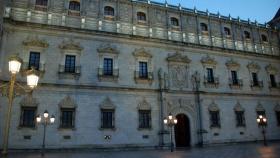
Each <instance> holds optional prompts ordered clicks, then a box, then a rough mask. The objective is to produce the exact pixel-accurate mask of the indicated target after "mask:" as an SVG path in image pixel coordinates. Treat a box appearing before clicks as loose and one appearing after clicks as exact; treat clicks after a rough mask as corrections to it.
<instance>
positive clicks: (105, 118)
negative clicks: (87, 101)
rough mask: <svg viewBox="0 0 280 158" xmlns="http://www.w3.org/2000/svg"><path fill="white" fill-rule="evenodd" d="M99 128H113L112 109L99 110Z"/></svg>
mask: <svg viewBox="0 0 280 158" xmlns="http://www.w3.org/2000/svg"><path fill="white" fill-rule="evenodd" d="M101 128H114V110H108V109H106V110H105V109H102V110H101Z"/></svg>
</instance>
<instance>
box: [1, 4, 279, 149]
mask: <svg viewBox="0 0 280 158" xmlns="http://www.w3.org/2000/svg"><path fill="white" fill-rule="evenodd" d="M4 1H5V3H4V4H5V6H4V7H3V24H2V25H3V30H2V33H1V50H0V79H1V81H2V82H1V83H3V82H7V81H8V80H9V76H10V75H9V72H8V58H9V57H10V56H11V55H12V54H18V55H19V56H20V57H21V58H22V59H23V64H22V68H21V71H22V73H21V74H20V75H18V77H17V80H18V81H19V82H22V83H24V82H25V80H24V79H25V76H24V72H25V71H26V70H28V69H30V67H31V66H34V67H35V68H36V69H37V70H39V71H40V76H41V77H40V81H39V86H38V87H37V88H36V90H35V91H34V92H33V95H32V96H29V95H17V97H16V98H15V100H14V103H13V109H12V123H11V129H10V137H9V147H10V148H13V149H34V148H40V146H41V144H42V141H41V140H42V137H43V128H42V126H40V125H36V123H35V118H34V117H35V116H36V115H37V114H42V113H43V112H44V111H45V110H48V111H49V113H50V114H53V115H54V116H55V117H56V121H55V123H54V124H53V125H50V126H48V127H47V139H46V146H47V148H81V147H94V148H95V147H96V148H100V147H116V148H119V147H162V146H165V145H168V144H169V142H170V139H169V137H170V136H169V134H170V133H169V131H168V128H167V127H166V126H165V125H164V124H163V118H164V117H166V116H167V115H168V114H169V113H172V114H173V115H174V116H176V117H177V119H178V124H177V125H176V126H175V128H174V129H173V130H174V133H175V135H174V140H175V142H174V143H175V145H176V146H178V147H181V146H182V147H184V146H189V145H190V146H194V145H196V144H199V143H204V144H215V143H231V142H245V141H257V140H261V139H262V137H261V131H260V127H258V125H257V123H256V118H257V116H258V115H259V114H262V115H265V116H266V117H267V119H268V124H267V138H268V139H269V140H277V139H280V133H279V129H280V126H279V125H280V84H279V82H280V74H279V71H280V62H279V59H280V58H279V56H280V51H279V42H280V40H279V38H280V37H279V36H280V32H279V28H277V27H275V28H274V27H272V26H269V25H267V24H265V25H263V24H259V23H257V22H252V21H250V20H246V21H244V20H242V19H239V18H233V17H231V16H222V15H220V14H212V13H209V12H208V11H206V12H202V11H198V10H196V9H188V8H184V7H182V6H173V5H170V4H167V3H166V4H161V3H157V2H152V1H149V0H148V1H145V0H137V1H128V0H14V1H12V2H10V1H7V0H4ZM1 19H2V18H1ZM0 100H1V101H0V117H1V119H0V120H1V121H0V127H1V131H0V134H1V135H2V133H3V128H4V126H3V124H4V114H5V112H6V108H7V98H6V97H4V96H2V97H0ZM0 140H1V142H2V140H3V137H0ZM1 145H2V144H1ZM1 145H0V146H1Z"/></svg>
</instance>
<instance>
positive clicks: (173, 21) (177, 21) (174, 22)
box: [170, 17, 179, 26]
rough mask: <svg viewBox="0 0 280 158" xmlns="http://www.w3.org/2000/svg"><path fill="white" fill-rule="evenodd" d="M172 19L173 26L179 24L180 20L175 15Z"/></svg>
mask: <svg viewBox="0 0 280 158" xmlns="http://www.w3.org/2000/svg"><path fill="white" fill-rule="evenodd" d="M170 21H171V25H173V26H179V20H178V19H177V18H175V17H171V18H170Z"/></svg>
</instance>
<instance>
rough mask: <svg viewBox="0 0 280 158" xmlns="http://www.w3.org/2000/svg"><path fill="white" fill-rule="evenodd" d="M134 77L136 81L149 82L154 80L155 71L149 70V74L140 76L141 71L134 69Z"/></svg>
mask: <svg viewBox="0 0 280 158" xmlns="http://www.w3.org/2000/svg"><path fill="white" fill-rule="evenodd" d="M134 79H135V82H136V83H149V84H151V83H152V82H153V72H148V73H147V75H144V76H140V73H139V71H134Z"/></svg>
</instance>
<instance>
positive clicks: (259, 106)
mask: <svg viewBox="0 0 280 158" xmlns="http://www.w3.org/2000/svg"><path fill="white" fill-rule="evenodd" d="M256 111H265V110H264V108H263V106H262V104H261V103H260V102H258V105H257V107H256Z"/></svg>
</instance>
